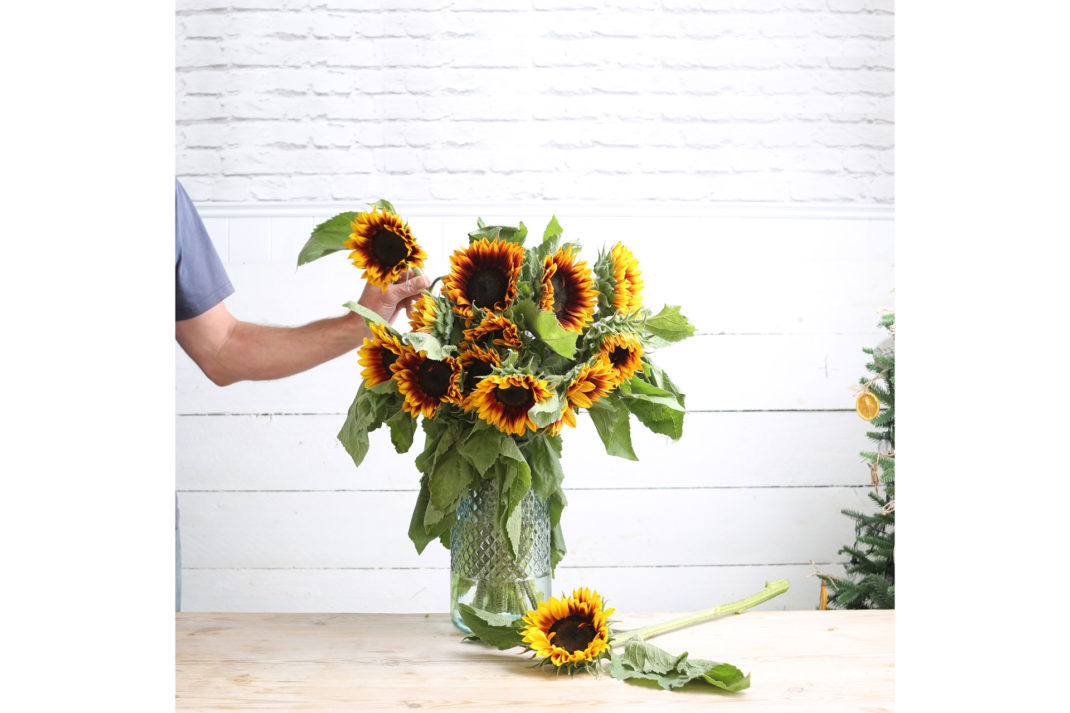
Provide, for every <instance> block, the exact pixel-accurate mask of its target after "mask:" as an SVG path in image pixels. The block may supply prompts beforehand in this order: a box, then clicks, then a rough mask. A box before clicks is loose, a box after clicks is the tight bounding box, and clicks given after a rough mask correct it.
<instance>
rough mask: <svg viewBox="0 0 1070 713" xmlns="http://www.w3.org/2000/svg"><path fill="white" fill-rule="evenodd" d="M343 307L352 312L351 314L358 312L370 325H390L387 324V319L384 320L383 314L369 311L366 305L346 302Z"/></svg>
mask: <svg viewBox="0 0 1070 713" xmlns="http://www.w3.org/2000/svg"><path fill="white" fill-rule="evenodd" d="M342 306H343V307H345V308H346V309H348V310H350V311H351V312H356V313H357V314H359V315H360V316H361V317H363V318H364V319H365V320H367V321H368V323H369V324H370V323H372V322H378V323H380V324H386V325H387V326H389V324H388V323H387V321H386V320H385V319H383V316H382V315H381V314H379V313H378V312H376V311H374V310H370V309H368V308H367V307H365V306H364V305H362V304H360V303H359V302H353V301H350V302H346V303H345V304H344V305H342Z"/></svg>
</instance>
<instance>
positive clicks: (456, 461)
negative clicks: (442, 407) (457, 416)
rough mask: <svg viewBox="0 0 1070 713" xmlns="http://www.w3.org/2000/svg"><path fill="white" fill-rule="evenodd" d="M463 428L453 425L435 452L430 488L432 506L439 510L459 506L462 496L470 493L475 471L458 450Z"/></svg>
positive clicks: (458, 424) (459, 424) (456, 424)
mask: <svg viewBox="0 0 1070 713" xmlns="http://www.w3.org/2000/svg"><path fill="white" fill-rule="evenodd" d="M453 426H458V427H460V426H462V424H461V423H459V422H457V423H455V424H453V425H452V426H451V427H450V429H449V430H448V431H446V435H445V436H443V438H442V440H441V441H439V445H438V448H437V449H436V451H435V464H434V466H432V469H431V479H430V481H429V482H428V487H429V489H430V491H431V505H433V506H434V507H435V508H437V509H438V510H442V511H448V510H452V509H453V508H455V507H456V506H457V503H458V502H459V501H460V499H461V496H462V495H464V494H465V493H466V492H467V491H468V487H469V485H470V484H471V483H472V480H473V477H474V475H475V470H474V469H473V468H472V466H471V465H470V464H469V463H468V461H467V460H465V458H464V456H462V455H461V453H460V451H459V450H458V449H457V443H456V441H457V439H458V433H459V431H460V430H461V429H460V428H456V429H455V428H453Z"/></svg>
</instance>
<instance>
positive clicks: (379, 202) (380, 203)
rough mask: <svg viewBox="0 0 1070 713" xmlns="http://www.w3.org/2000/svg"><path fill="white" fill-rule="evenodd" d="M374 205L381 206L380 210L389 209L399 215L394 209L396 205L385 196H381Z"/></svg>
mask: <svg viewBox="0 0 1070 713" xmlns="http://www.w3.org/2000/svg"><path fill="white" fill-rule="evenodd" d="M372 207H373V208H379V209H380V210H388V211H390V212H391V213H393V214H395V215H397V211H396V210H394V206H393V205H392V204H391V203H390V201H388V200H387V199H385V198H380V199H379V200H377V201H375V202H374V203H372Z"/></svg>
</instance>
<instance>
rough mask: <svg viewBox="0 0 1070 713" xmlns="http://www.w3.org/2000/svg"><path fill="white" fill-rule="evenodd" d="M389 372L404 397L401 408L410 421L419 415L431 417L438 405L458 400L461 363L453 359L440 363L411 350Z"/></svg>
mask: <svg viewBox="0 0 1070 713" xmlns="http://www.w3.org/2000/svg"><path fill="white" fill-rule="evenodd" d="M392 370H393V372H394V380H395V381H396V382H398V391H400V392H401V393H402V395H403V396H404V397H405V401H404V403H403V404H402V405H401V407H402V408H403V409H404V410H405V411H406V412H407V413H410V414H412V417H413V418H416V417H417V416H420V415H421V414H422V415H423V417H424V418H433V417H434V415H435V412H436V411H438V407H439V406H441V405H442V404H446V403H458V402H459V400H460V389H461V364H460V362H459V361H457V360H456V359H453V358H452V357H446V358H445V359H443V360H441V361H439V360H437V359H428V358H427V354H426V353H425V352H417V351H416V350H411V351H410V352H409V353H407V354H403V355H401V356H400V357H399V358H398V361H397V363H396V364H395V365H394V366H393V367H392Z"/></svg>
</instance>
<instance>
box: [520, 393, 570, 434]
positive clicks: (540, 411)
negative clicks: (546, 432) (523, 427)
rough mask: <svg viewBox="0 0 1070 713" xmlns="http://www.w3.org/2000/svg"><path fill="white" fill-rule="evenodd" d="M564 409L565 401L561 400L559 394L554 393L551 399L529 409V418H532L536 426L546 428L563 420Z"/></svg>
mask: <svg viewBox="0 0 1070 713" xmlns="http://www.w3.org/2000/svg"><path fill="white" fill-rule="evenodd" d="M564 407H565V400H564V399H563V398H561V395H560V394H559V393H557V392H556V391H554V392H553V393H552V394H550V398H548V399H546V400H545V401H540V402H539V403H537V404H535V405H534V406H532V407H531V408H529V409H528V416H531V420H532V421H534V422H535V425H536V426H538V427H539V428H545V427H547V426H549V425H550V424H551V423H553V422H554V421H556V420H558V419H559V418H561V411H562V410H563V409H564Z"/></svg>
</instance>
